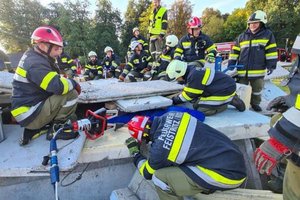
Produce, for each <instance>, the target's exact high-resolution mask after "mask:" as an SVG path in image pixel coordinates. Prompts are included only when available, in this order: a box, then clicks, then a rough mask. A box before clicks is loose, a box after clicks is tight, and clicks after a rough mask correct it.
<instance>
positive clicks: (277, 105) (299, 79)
mask: <svg viewBox="0 0 300 200" xmlns="http://www.w3.org/2000/svg"><path fill="white" fill-rule="evenodd" d="M292 52H293V53H295V54H297V55H298V57H297V59H296V61H295V63H294V67H293V69H292V71H291V74H290V75H289V78H288V79H287V80H284V81H283V82H284V84H285V85H287V86H288V88H289V91H290V93H289V94H288V95H286V96H279V97H276V98H275V99H273V100H272V101H270V103H269V104H268V106H267V110H272V111H274V112H277V114H275V115H273V116H272V118H271V126H273V125H274V124H275V123H276V122H277V121H278V119H280V118H281V117H282V113H284V112H285V111H286V110H287V109H289V108H291V107H293V106H294V105H295V102H296V98H297V95H298V94H300V87H299V84H300V73H299V70H300V63H299V56H300V36H297V38H296V40H295V43H294V45H293V48H292ZM295 117H296V116H295ZM285 168H286V162H285V161H283V162H280V164H279V165H278V166H277V167H276V170H274V171H273V173H272V176H271V177H270V179H271V180H270V181H269V182H268V186H269V187H270V189H271V190H272V191H274V192H277V193H282V186H283V179H284V172H285Z"/></svg>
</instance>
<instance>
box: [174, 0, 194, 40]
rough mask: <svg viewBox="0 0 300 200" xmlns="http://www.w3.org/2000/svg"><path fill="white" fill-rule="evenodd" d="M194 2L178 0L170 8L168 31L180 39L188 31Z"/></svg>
mask: <svg viewBox="0 0 300 200" xmlns="http://www.w3.org/2000/svg"><path fill="white" fill-rule="evenodd" d="M192 10H193V7H192V4H191V2H190V1H189V0H176V1H175V2H174V3H173V4H172V5H171V9H170V10H169V22H168V23H169V28H168V33H169V34H174V35H176V36H177V37H178V38H179V39H180V38H181V37H182V36H184V35H185V34H186V33H187V30H186V23H187V21H188V20H189V19H190V18H191V14H192Z"/></svg>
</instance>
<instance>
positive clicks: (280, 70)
mask: <svg viewBox="0 0 300 200" xmlns="http://www.w3.org/2000/svg"><path fill="white" fill-rule="evenodd" d="M282 65H283V64H282V63H281V62H277V66H276V69H275V70H274V71H273V73H272V74H270V75H266V76H265V78H264V79H265V80H270V79H275V78H283V77H287V76H288V75H289V73H290V72H289V71H288V70H286V69H285V68H284V67H283V66H282Z"/></svg>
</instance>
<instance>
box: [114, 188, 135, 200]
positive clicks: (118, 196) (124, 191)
mask: <svg viewBox="0 0 300 200" xmlns="http://www.w3.org/2000/svg"><path fill="white" fill-rule="evenodd" d="M109 199H110V200H139V198H137V196H136V195H135V194H134V193H133V192H132V190H130V189H129V188H121V189H118V190H114V191H113V192H112V193H111V195H110V197H109Z"/></svg>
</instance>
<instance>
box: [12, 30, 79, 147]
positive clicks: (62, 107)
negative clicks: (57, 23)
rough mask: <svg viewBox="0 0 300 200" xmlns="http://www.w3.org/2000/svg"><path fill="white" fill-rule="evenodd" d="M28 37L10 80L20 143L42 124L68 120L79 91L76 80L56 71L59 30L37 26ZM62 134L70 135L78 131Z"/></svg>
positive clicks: (29, 138) (61, 41) (42, 125)
mask: <svg viewBox="0 0 300 200" xmlns="http://www.w3.org/2000/svg"><path fill="white" fill-rule="evenodd" d="M31 39H32V43H33V48H32V49H29V50H28V51H26V52H25V53H24V55H23V57H22V58H21V60H20V62H19V65H18V67H17V69H16V73H15V75H14V79H13V83H12V85H13V94H12V110H11V113H12V115H13V116H14V118H15V119H16V121H17V122H18V123H19V124H20V125H21V126H22V127H25V130H24V133H23V136H22V138H21V141H20V145H25V144H27V143H28V142H29V141H30V140H31V139H32V138H33V137H34V136H35V135H36V134H38V133H39V132H40V129H41V128H42V127H44V126H45V125H47V124H49V123H51V122H53V121H54V122H57V123H64V122H65V121H66V120H68V119H69V118H70V117H71V115H73V114H74V112H75V110H76V106H77V97H78V94H80V92H81V88H80V85H79V84H78V83H77V82H76V81H74V80H72V79H68V78H64V77H61V76H60V75H59V68H58V66H57V65H56V63H55V62H56V58H57V57H58V56H59V55H60V54H61V53H62V49H63V39H62V37H61V35H60V33H59V32H58V31H57V30H56V29H55V28H53V27H50V26H41V27H38V28H37V29H35V31H34V32H33V33H32V35H31ZM70 131H71V130H70ZM64 134H67V135H66V136H70V138H74V137H76V136H77V134H78V133H77V134H76V133H74V132H69V133H67V132H64ZM60 136H63V135H62V134H60Z"/></svg>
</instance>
